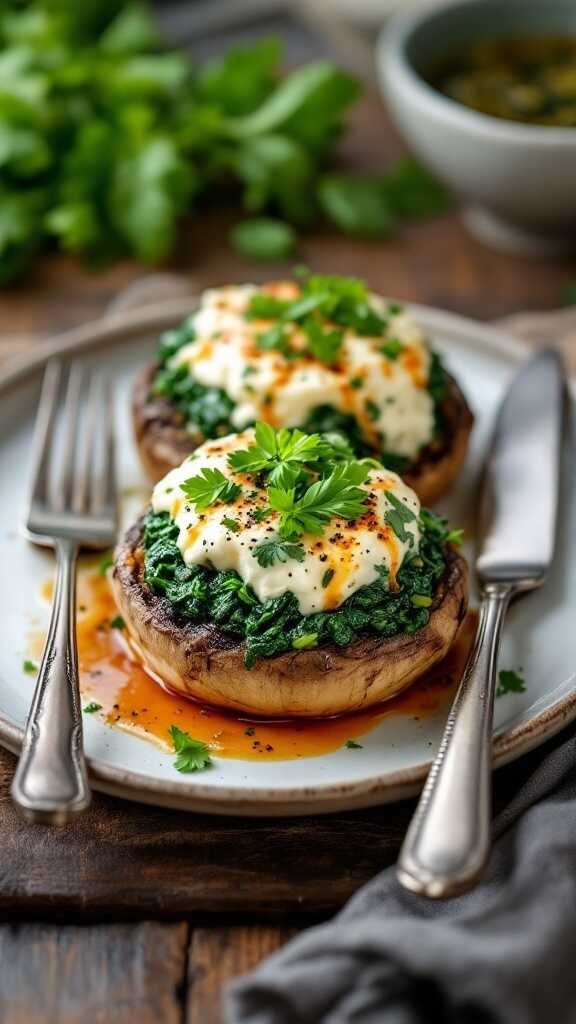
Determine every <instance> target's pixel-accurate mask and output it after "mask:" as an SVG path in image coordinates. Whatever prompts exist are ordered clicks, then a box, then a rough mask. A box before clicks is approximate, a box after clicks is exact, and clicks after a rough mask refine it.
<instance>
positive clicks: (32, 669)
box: [22, 658, 38, 675]
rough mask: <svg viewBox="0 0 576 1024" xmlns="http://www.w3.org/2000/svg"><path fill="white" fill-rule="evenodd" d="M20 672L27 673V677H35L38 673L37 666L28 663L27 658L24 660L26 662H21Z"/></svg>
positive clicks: (30, 662) (31, 662)
mask: <svg viewBox="0 0 576 1024" xmlns="http://www.w3.org/2000/svg"><path fill="white" fill-rule="evenodd" d="M22 670H23V671H24V672H27V673H28V674H29V675H36V673H37V671H38V665H36V664H35V663H34V662H33V661H30V659H29V658H26V660H25V661H23V662H22Z"/></svg>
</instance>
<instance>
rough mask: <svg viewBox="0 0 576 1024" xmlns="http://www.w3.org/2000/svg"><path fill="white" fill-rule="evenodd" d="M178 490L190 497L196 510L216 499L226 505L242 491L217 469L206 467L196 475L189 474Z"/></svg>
mask: <svg viewBox="0 0 576 1024" xmlns="http://www.w3.org/2000/svg"><path fill="white" fill-rule="evenodd" d="M180 490H181V491H183V492H184V494H185V495H186V497H187V498H190V500H191V501H192V503H193V504H194V506H195V508H196V511H198V512H200V511H202V509H205V508H209V507H210V506H211V505H215V504H216V502H218V501H220V502H222V503H223V504H224V505H228V504H229V503H230V502H232V501H235V500H236V498H237V497H238V496H239V495H240V494H241V493H242V488H241V487H239V486H238V484H235V483H234V482H233V481H232V480H229V479H228V477H226V476H224V473H222V472H221V471H220V470H219V469H210V468H208V467H205V468H204V469H202V470H201V471H200V473H199V474H198V476H191V477H190V478H189V479H188V480H185V481H184V483H182V484H180Z"/></svg>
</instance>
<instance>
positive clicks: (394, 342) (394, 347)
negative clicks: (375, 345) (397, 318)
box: [380, 338, 404, 360]
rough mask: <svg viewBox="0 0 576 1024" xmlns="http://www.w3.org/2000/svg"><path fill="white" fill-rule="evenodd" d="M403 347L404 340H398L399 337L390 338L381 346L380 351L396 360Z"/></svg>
mask: <svg viewBox="0 0 576 1024" xmlns="http://www.w3.org/2000/svg"><path fill="white" fill-rule="evenodd" d="M403 348H404V346H403V344H402V342H401V341H398V339H397V338H389V339H388V341H386V342H385V343H384V344H383V345H381V346H380V351H381V353H382V355H384V356H386V357H387V358H388V359H392V360H396V359H398V356H399V355H400V353H401V351H402V349H403Z"/></svg>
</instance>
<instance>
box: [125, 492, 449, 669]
mask: <svg viewBox="0 0 576 1024" xmlns="http://www.w3.org/2000/svg"><path fill="white" fill-rule="evenodd" d="M420 528H421V531H422V533H421V541H420V549H419V551H418V554H417V555H414V556H412V557H411V558H409V559H408V560H406V561H405V562H404V563H403V565H402V567H401V569H400V570H399V572H398V576H397V589H395V590H388V587H387V582H388V581H387V573H386V569H385V568H384V566H382V567H380V568H379V570H378V571H379V573H380V575H379V578H378V579H377V580H376V581H375V582H374V583H371V584H370V585H369V586H366V587H361V589H360V590H357V591H356V593H355V594H352V596H351V597H349V598H348V599H347V600H346V601H345V602H344V603H343V604H342V605H341V606H340V607H339V608H337V609H336V610H335V611H330V612H317V613H314V614H312V615H302V614H301V612H300V611H299V608H298V601H297V599H296V597H295V596H294V594H291V593H288V592H287V593H285V594H282V595H281V596H280V597H276V598H273V599H271V600H269V601H265V602H264V604H262V603H261V602H260V601H259V600H258V598H257V597H256V595H255V593H254V591H253V590H252V589H251V588H250V587H249V586H247V585H246V584H245V583H243V582H242V580H241V578H240V576H239V575H238V573H237V572H235V571H234V570H229V571H226V572H217V571H215V570H213V569H209V568H207V567H205V566H201V565H193V566H187V565H185V563H184V560H183V558H182V555H181V553H180V549H179V548H178V544H177V538H178V527H177V526H176V525H175V523H174V522H173V520H172V519H170V516H169V515H168V513H167V512H160V513H153V512H150V513H148V515H147V517H146V520H145V523H144V531H143V547H144V564H145V582H146V584H147V585H148V586H149V587H150V588H151V589H152V590H153V591H154V593H155V594H158V595H161V596H162V597H163V598H164V599H165V600H166V601H168V603H169V604H170V605H171V607H172V610H173V612H174V615H175V616H176V618H177V619H178V620H180V621H181V622H196V623H201V622H211V623H215V624H216V625H217V626H219V628H220V629H221V630H222V631H223V632H224V633H228V634H230V635H231V636H234V637H238V638H239V639H241V640H243V641H244V644H245V655H244V662H245V665H246V667H247V668H251V667H252V666H253V665H254V663H255V661H256V660H257V659H258V658H273V657H274V656H275V655H277V654H282V653H284V652H285V651H289V650H303V649H305V648H311V647H317V646H319V645H321V644H326V643H334V644H337V646H338V647H347V646H348V645H349V644H351V643H353V642H354V641H355V640H357V639H358V638H359V637H361V636H380V637H390V636H396V635H397V634H399V633H409V634H410V633H416V632H417V631H418V630H420V629H422V628H423V627H424V626H426V624H427V622H428V619H429V617H430V610H429V609H430V605H431V604H432V601H433V599H434V593H435V591H436V588H437V586H438V583H439V581H440V579H441V578H442V576H443V575H444V572H445V568H446V554H445V545H446V542H447V541H448V540H450V539H451V538H452V536H453V535H452V534H451V533H450V531H449V530H448V528H447V525H446V522H445V520H443V519H441V518H440V517H439V516H436V515H434V514H433V513H432V512H428V511H426V510H425V509H423V510H422V511H421V513H420Z"/></svg>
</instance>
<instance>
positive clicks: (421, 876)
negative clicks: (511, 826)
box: [397, 349, 566, 899]
mask: <svg viewBox="0 0 576 1024" xmlns="http://www.w3.org/2000/svg"><path fill="white" fill-rule="evenodd" d="M565 392H566V379H565V375H564V370H563V367H562V363H561V360H560V358H559V356H558V354H557V353H556V352H554V351H553V350H550V349H547V350H545V351H543V352H541V353H540V354H539V355H537V356H535V357H534V358H533V359H532V360H530V362H528V363H527V364H526V365H525V366H524V367H523V368H522V369H521V371H520V373H519V374H518V376H517V377H516V378H515V380H514V381H513V383H512V385H511V387H510V389H509V391H508V393H507V394H506V396H505V399H504V402H503V404H502V406H501V408H500V412H499V414H498V417H497V420H496V427H495V430H494V435H493V440H492V444H491V447H490V451H489V455H488V459H487V462H486V466H485V472H484V479H483V485H482V494H481V500H480V516H479V522H480V542H479V549H478V557H477V560H476V569H477V573H478V579H479V583H480V592H481V598H482V600H481V605H480V615H479V622H478V631H477V634H476V638H475V642H474V646H473V648H472V651H471V653H470V657H469V659H468V663H467V665H466V668H465V670H464V674H463V677H462V681H461V683H460V687H459V689H458V692H457V694H456V698H455V700H454V704H453V705H452V709H451V711H450V714H449V716H448V721H447V723H446V727H445V729H444V734H443V736H442V741H441V743H440V747H439V750H438V754H437V756H436V758H435V760H434V763H433V765H432V767H431V769H430V772H429V774H428V778H427V780H426V784H425V786H424V789H423V791H422V795H421V797H420V801H419V803H418V807H417V808H416V812H415V814H414V816H413V818H412V822H411V824H410V827H409V829H408V832H407V834H406V839H405V841H404V844H403V846H402V850H401V851H400V857H399V861H398V872H397V873H398V878H399V881H400V882H401V884H402V885H403V886H404V887H405V888H407V889H410V890H411V891H412V892H416V893H419V894H422V895H426V896H429V897H432V898H436V899H438V898H445V897H449V896H456V895H458V894H459V893H462V892H465V891H466V890H467V889H469V888H471V886H472V885H474V883H475V882H476V881H477V880H478V878H479V876H480V874H481V872H482V870H483V868H484V865H485V863H486V861H487V859H488V854H489V851H490V813H491V793H490V789H491V787H490V781H491V780H490V775H491V765H492V729H493V727H492V721H493V711H494V691H495V682H496V670H497V665H498V649H499V644H500V635H501V630H502V626H503V623H504V618H505V615H506V611H507V609H508V604H509V602H510V600H511V598H512V597H513V596H516V595H517V594H520V593H521V592H523V591H527V590H530V589H532V588H534V587H538V586H540V585H541V584H542V583H544V580H545V578H546V575H547V572H548V570H549V568H550V565H551V563H552V558H553V554H554V543H555V535H556V519H557V512H558V503H559V486H560V460H561V446H562V436H563V416H564V396H565Z"/></svg>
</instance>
